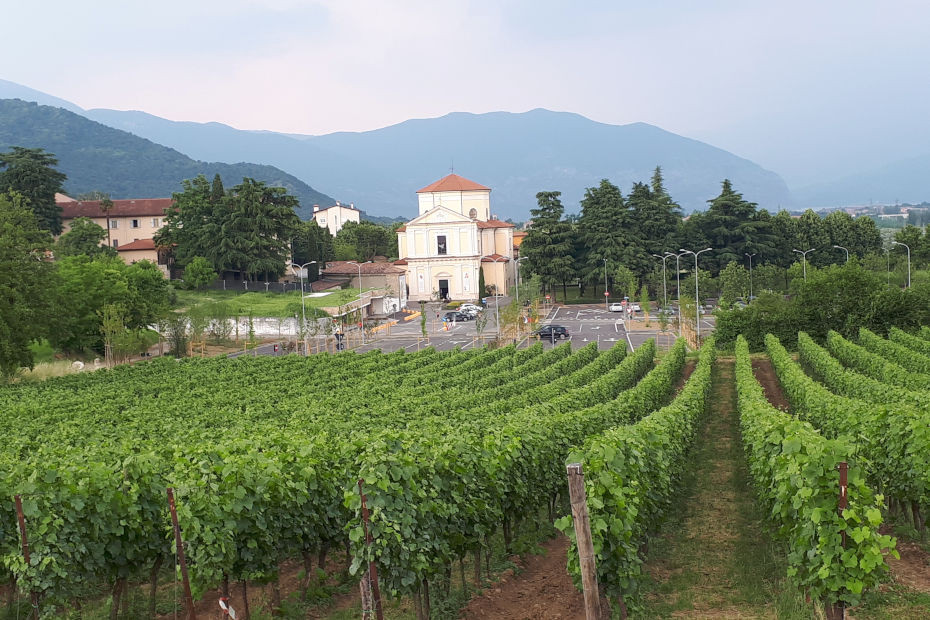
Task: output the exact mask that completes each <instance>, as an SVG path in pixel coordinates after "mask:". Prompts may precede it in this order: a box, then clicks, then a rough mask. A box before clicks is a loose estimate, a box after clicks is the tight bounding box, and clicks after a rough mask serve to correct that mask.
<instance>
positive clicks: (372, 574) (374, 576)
mask: <svg viewBox="0 0 930 620" xmlns="http://www.w3.org/2000/svg"><path fill="white" fill-rule="evenodd" d="M364 484H365V480H364V479H362V478H359V480H358V494H359V496H360V497H361V499H362V527H364V528H365V547H366V548H367V549H371V543H372V542H373V541H374V539H373V538H372V536H371V530H369V528H368V503H367V501H368V498H367V497H366V496H365V492H364V491H363V490H362V485H364ZM362 581H363V582H364V581H365V579H363V580H362ZM368 581H369V583H370V585H371V596H372V598H373V599H374V601H373V602H374V607H375V616H376V617H377V620H384V610H383V609H382V608H381V586H379V585H378V566H377V564H375V561H374V560H373V559H372V560H369V562H368ZM364 604H365V600H364V598H363V599H362V605H363V606H364ZM368 609H371V607H370V606H369V607H368ZM369 614H370V612H369Z"/></svg>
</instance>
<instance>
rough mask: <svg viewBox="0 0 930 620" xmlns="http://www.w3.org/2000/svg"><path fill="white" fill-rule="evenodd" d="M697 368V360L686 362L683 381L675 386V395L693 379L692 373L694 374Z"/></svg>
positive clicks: (680, 380)
mask: <svg viewBox="0 0 930 620" xmlns="http://www.w3.org/2000/svg"><path fill="white" fill-rule="evenodd" d="M696 367H697V360H686V361H685V365H684V367H683V368H682V369H681V379H679V380H678V383H676V384H675V394H676V395H677V394H678V392H680V391H681V388H683V387H685V383H687V382H688V379H690V378H691V373H693V372H694V369H695V368H696Z"/></svg>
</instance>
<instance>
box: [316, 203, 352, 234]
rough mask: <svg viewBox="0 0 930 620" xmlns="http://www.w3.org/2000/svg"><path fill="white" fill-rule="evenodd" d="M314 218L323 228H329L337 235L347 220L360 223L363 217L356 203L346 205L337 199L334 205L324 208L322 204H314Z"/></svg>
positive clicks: (330, 231)
mask: <svg viewBox="0 0 930 620" xmlns="http://www.w3.org/2000/svg"><path fill="white" fill-rule="evenodd" d="M313 219H314V220H315V221H316V223H317V224H318V225H319V226H320V227H321V228H328V229H329V233H330V234H331V235H333V236H335V235H336V233H337V232H339V231H340V230H341V229H342V227H343V226H344V225H345V223H346V222H355V223H356V224H358V223H359V222H360V221H361V219H362V218H361V213H359V210H358V209H356V208H355V205H354V204H350V205H348V206H346V205H344V204H341V203H340V202H339V201H336V204H334V205H333V206H331V207H326V208H323V209H321V208H320V205H313Z"/></svg>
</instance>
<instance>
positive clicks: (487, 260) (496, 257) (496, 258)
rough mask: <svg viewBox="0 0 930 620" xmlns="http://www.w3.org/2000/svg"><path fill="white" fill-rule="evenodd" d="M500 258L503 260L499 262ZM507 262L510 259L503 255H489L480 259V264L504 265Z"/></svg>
mask: <svg viewBox="0 0 930 620" xmlns="http://www.w3.org/2000/svg"><path fill="white" fill-rule="evenodd" d="M502 258H503V259H504V260H501V259H502ZM509 260H510V259H509V258H507V257H506V256H504V255H503V254H489V255H487V256H482V257H481V262H482V263H506V262H507V261H509Z"/></svg>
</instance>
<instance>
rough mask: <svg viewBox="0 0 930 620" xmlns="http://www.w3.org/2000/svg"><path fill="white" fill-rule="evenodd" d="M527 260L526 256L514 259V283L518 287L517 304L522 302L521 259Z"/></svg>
mask: <svg viewBox="0 0 930 620" xmlns="http://www.w3.org/2000/svg"><path fill="white" fill-rule="evenodd" d="M521 260H526V257H525V256H524V257H522V258H518V259H516V260H515V261H513V283H514V286H516V287H517V304H518V305H519V304H520V261H521Z"/></svg>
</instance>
